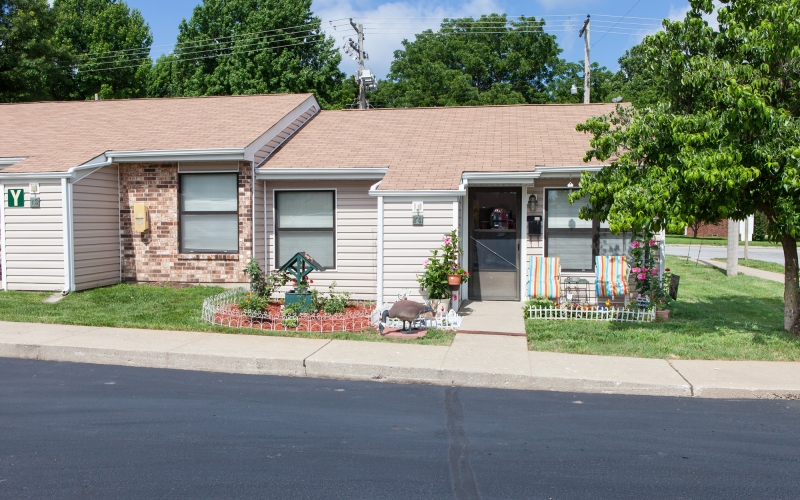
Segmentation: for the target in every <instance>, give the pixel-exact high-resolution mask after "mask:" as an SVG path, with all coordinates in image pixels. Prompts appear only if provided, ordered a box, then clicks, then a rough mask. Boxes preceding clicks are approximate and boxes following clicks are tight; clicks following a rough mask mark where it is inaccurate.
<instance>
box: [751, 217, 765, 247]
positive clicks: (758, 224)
mask: <svg viewBox="0 0 800 500" xmlns="http://www.w3.org/2000/svg"><path fill="white" fill-rule="evenodd" d="M766 239H767V216H766V215H764V214H762V213H761V212H756V214H755V216H753V240H755V241H764V240H766Z"/></svg>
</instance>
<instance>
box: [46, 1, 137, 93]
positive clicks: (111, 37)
mask: <svg viewBox="0 0 800 500" xmlns="http://www.w3.org/2000/svg"><path fill="white" fill-rule="evenodd" d="M53 10H54V12H55V14H56V16H57V18H58V27H57V29H56V37H57V39H58V41H59V43H61V44H62V45H64V46H67V47H69V48H70V49H71V53H72V56H73V64H74V66H75V68H76V71H75V72H74V73H72V74H71V78H70V79H69V81H68V83H67V85H66V86H65V88H63V89H62V91H61V93H62V94H63V97H62V98H67V99H91V98H92V97H93V96H94V94H99V96H100V97H101V98H102V99H119V98H131V97H144V96H145V95H146V93H147V78H148V73H149V71H150V67H151V66H152V61H151V59H150V46H151V45H152V43H153V37H152V35H151V33H150V26H149V25H148V24H147V23H146V22H145V20H144V18H143V17H142V13H141V12H139V10H138V9H130V8H129V7H128V5H127V4H125V2H122V1H119V0H55V2H54V3H53Z"/></svg>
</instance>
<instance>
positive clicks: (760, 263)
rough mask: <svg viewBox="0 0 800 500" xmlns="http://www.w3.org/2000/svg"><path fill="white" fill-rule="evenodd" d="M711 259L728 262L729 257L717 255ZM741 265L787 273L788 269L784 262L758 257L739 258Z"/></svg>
mask: <svg viewBox="0 0 800 500" xmlns="http://www.w3.org/2000/svg"><path fill="white" fill-rule="evenodd" d="M711 260H716V261H718V262H727V261H728V259H726V258H724V257H715V258H713V259H711ZM739 265H740V266H746V267H752V268H753V269H761V270H762V271H770V272H773V273H781V274H783V273H785V272H786V269H785V267H784V265H783V264H778V263H777V262H769V261H766V260H758V259H747V260H745V259H739Z"/></svg>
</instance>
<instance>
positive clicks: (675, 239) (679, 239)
mask: <svg viewBox="0 0 800 500" xmlns="http://www.w3.org/2000/svg"><path fill="white" fill-rule="evenodd" d="M666 242H667V245H701V244H702V245H711V246H719V247H724V246H728V239H727V238H692V237H691V236H676V235H672V234H668V235H667V240H666ZM748 245H749V246H754V247H780V246H781V244H780V243H773V242H771V241H751V242H749V244H748ZM739 246H742V247H743V246H744V242H743V241H740V242H739Z"/></svg>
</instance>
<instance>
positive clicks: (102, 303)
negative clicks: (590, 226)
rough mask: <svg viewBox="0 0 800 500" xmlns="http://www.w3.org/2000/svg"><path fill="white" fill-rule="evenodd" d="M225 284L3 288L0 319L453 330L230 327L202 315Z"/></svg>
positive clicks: (433, 334) (186, 327)
mask: <svg viewBox="0 0 800 500" xmlns="http://www.w3.org/2000/svg"><path fill="white" fill-rule="evenodd" d="M223 291H224V290H223V289H222V288H219V287H201V286H198V287H187V288H174V287H169V286H151V285H129V284H120V285H115V286H110V287H105V288H96V289H94V290H87V291H85V292H79V293H72V294H69V295H67V296H66V297H64V298H63V299H62V300H61V301H60V302H57V303H55V304H45V303H43V302H42V300H43V299H44V298H46V297H47V296H49V295H50V294H49V293H35V292H0V321H18V322H20V321H21V322H30V323H58V324H65V325H87V326H109V327H121V328H146V329H152V330H183V331H194V332H218V333H238V334H247V335H266V336H279V337H303V338H325V339H341V340H363V341H372V342H412V343H416V344H430V345H450V343H451V342H452V340H453V336H454V334H453V333H450V332H445V331H442V330H430V331H428V334H427V335H426V336H425V337H424V338H422V339H408V340H404V339H388V338H385V337H381V336H380V335H379V334H378V333H377V332H376V331H366V332H362V333H348V332H335V333H312V332H267V331H261V330H253V329H249V328H229V327H223V326H217V325H210V324H208V323H205V322H203V321H202V319H201V317H200V311H201V309H202V305H203V300H204V299H205V298H207V297H209V296H212V295H216V294H218V293H221V292H223Z"/></svg>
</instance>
